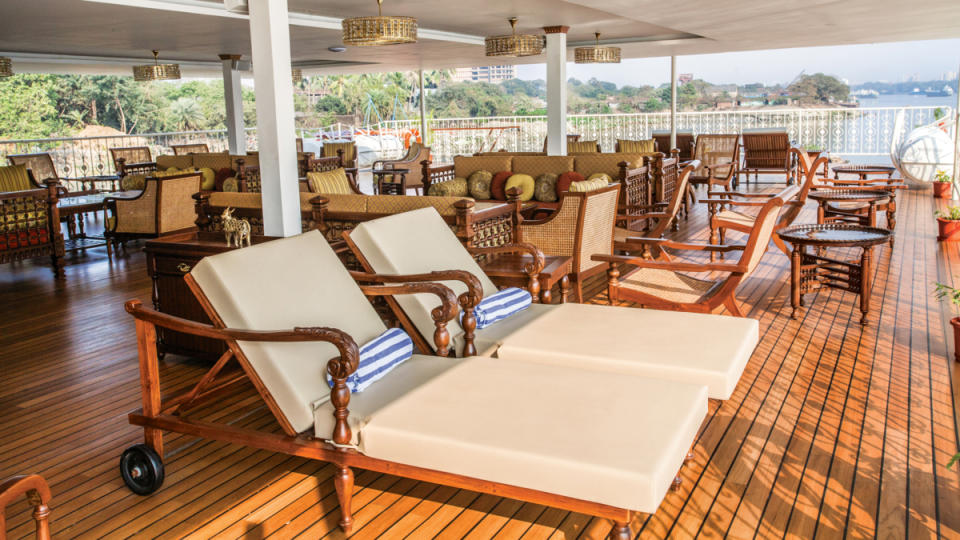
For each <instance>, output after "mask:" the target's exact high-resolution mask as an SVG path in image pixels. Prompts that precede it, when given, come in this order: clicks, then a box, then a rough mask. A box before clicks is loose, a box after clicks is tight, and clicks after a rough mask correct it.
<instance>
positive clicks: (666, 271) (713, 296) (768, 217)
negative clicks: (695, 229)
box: [593, 186, 798, 317]
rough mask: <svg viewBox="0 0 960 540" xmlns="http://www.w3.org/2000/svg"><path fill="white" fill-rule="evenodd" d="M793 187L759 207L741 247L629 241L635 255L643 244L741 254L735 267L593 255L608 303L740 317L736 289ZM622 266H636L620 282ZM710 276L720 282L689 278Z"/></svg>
mask: <svg viewBox="0 0 960 540" xmlns="http://www.w3.org/2000/svg"><path fill="white" fill-rule="evenodd" d="M797 190H798V188H797V187H795V186H791V187H788V188H787V189H785V190H783V191H781V192H780V193H779V194H778V195H777V196H775V197H772V198H771V199H770V200H768V201H766V202H765V203H763V207H762V208H761V209H760V213H759V214H758V215H757V218H756V220H755V222H754V225H753V228H751V230H750V238H749V240H748V241H747V243H746V245H742V246H740V245H737V246H734V245H729V246H726V245H711V244H700V243H683V242H674V241H672V240H666V239H658V238H637V239H632V240H631V241H630V245H629V246H628V247H629V248H630V250H631V251H640V250H642V249H643V246H642V244H650V245H656V246H658V247H659V248H661V249H663V248H668V249H674V250H680V251H695V252H703V251H707V252H710V253H717V252H719V253H725V252H730V251H741V252H742V254H741V256H740V259H739V260H738V261H737V262H723V263H714V262H710V263H704V262H686V261H677V260H672V259H671V258H670V257H669V256H664V257H661V259H660V260H656V261H651V260H647V259H643V258H640V257H631V256H627V255H595V256H594V257H593V259H594V260H595V261H602V262H605V263H607V265H608V267H607V277H608V292H609V296H610V304H611V305H616V304H617V303H619V302H622V301H627V302H633V303H636V304H638V305H639V306H640V307H649V308H654V309H666V310H671V311H692V312H700V313H711V312H713V311H714V310H715V309H717V308H719V307H720V306H724V307H726V308H727V310H729V311H730V313H731V314H732V315H735V316H737V317H743V316H744V315H743V312H742V311H740V307H739V306H738V305H737V302H736V292H737V287H738V286H739V285H740V282H742V281H743V280H744V279H745V278H746V277H747V276H749V275H750V273H751V272H753V270H754V269H755V268H756V267H757V265H759V264H760V259H761V258H762V257H763V255H764V253H765V252H766V248H767V244H768V243H769V242H770V237H771V236H772V234H773V229H774V226H775V223H776V220H777V215H778V213H779V211H780V208H781V207H782V206H783V203H784V202H785V201H787V200H790V199H792V198H793V197H794V196H795V195H796V192H797ZM622 265H628V266H633V267H635V268H634V269H633V270H630V271H629V272H627V273H626V275H624V276H623V277H621V276H620V268H621V266H622ZM688 272H690V273H702V272H711V273H712V274H711V275H720V276H722V277H717V278H711V279H700V278H696V277H693V276H691V275H689V274H688Z"/></svg>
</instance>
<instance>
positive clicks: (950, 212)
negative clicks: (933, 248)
mask: <svg viewBox="0 0 960 540" xmlns="http://www.w3.org/2000/svg"><path fill="white" fill-rule="evenodd" d="M933 215H934V216H935V217H936V218H937V231H938V233H939V234H937V240H939V241H941V242H957V241H960V206H950V207H948V208H947V209H946V211H943V210H937V211H936V212H934V213H933Z"/></svg>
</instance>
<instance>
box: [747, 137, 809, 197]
mask: <svg viewBox="0 0 960 540" xmlns="http://www.w3.org/2000/svg"><path fill="white" fill-rule="evenodd" d="M740 137H741V139H742V140H743V165H742V166H741V168H740V170H739V171H737V175H738V176H739V175H740V173H743V175H744V177H743V178H744V180H746V182H747V183H748V184H749V183H750V173H753V177H754V182H759V179H760V174H761V173H764V174H776V173H783V174H784V175H785V180H786V183H787V184H788V185H789V184H792V183H793V180H794V177H795V173H796V171H797V163H796V161H795V160H794V159H793V154H792V153H791V152H790V148H791V147H792V146H793V145H792V144H790V135H789V134H788V133H787V132H786V131H783V130H778V129H758V130H755V131H744V132H743V133H741V134H740Z"/></svg>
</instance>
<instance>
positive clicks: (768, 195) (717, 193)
mask: <svg viewBox="0 0 960 540" xmlns="http://www.w3.org/2000/svg"><path fill="white" fill-rule="evenodd" d="M707 195H708V196H710V197H725V196H730V195H732V196H734V197H743V198H745V199H772V198H774V197H776V196H777V194H776V193H742V192H740V191H708V192H707Z"/></svg>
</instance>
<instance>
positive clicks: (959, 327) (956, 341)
mask: <svg viewBox="0 0 960 540" xmlns="http://www.w3.org/2000/svg"><path fill="white" fill-rule="evenodd" d="M933 294H935V295H936V297H937V299H938V300H943V299H944V298H949V299H950V303H952V304H953V305H955V306H957V307H960V289H955V288H953V287H951V286H949V285H944V284H943V283H937V284H936V288H935V289H934V290H933ZM950 326H952V327H953V358H954V360H956V361H957V362H960V317H954V318H952V319H950Z"/></svg>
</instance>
